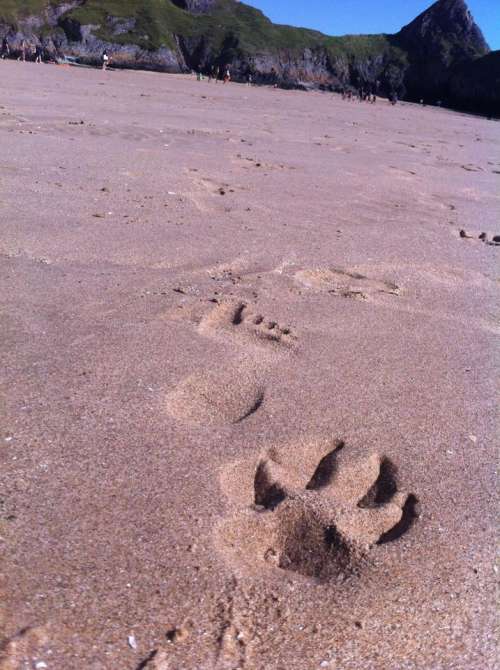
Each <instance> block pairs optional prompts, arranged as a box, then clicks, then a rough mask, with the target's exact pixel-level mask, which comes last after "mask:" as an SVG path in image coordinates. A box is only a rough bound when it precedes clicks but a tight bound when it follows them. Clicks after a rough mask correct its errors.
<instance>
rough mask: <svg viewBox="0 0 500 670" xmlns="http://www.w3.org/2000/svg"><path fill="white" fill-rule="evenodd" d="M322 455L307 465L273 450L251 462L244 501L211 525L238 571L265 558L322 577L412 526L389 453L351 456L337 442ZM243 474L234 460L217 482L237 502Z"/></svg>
mask: <svg viewBox="0 0 500 670" xmlns="http://www.w3.org/2000/svg"><path fill="white" fill-rule="evenodd" d="M320 453H323V455H322V457H321V458H320V459H319V461H318V460H317V461H316V462H315V466H314V467H313V468H308V467H307V466H308V463H310V458H307V457H306V458H303V457H299V459H297V460H296V462H295V463H294V462H293V458H290V453H289V451H288V452H286V451H285V452H283V453H279V452H278V451H273V450H271V451H270V452H269V453H268V454H267V455H266V456H265V457H264V458H262V459H260V460H259V461H258V462H257V464H256V465H255V464H254V467H253V470H252V472H251V482H252V485H251V493H250V499H248V497H247V501H246V502H247V504H246V506H244V507H242V508H240V509H239V511H238V512H236V514H234V515H233V516H232V517H230V518H229V519H226V520H224V521H223V522H222V523H221V525H220V526H219V527H218V529H217V533H216V544H217V546H218V547H219V548H220V550H221V551H222V552H223V553H225V554H226V555H229V557H230V558H231V559H232V560H233V561H234V562H236V563H237V564H239V565H240V566H241V567H242V568H244V569H245V568H246V569H249V570H253V569H255V567H256V566H259V565H260V566H264V565H265V564H267V565H268V566H272V567H275V568H280V569H283V570H290V571H293V572H297V573H300V574H302V575H305V576H307V577H315V578H319V579H328V578H331V577H334V576H336V575H339V574H341V573H352V572H356V571H358V570H359V568H360V567H361V565H362V563H363V560H364V559H366V557H367V556H368V553H369V552H370V550H371V549H372V547H374V546H375V545H380V544H383V543H386V542H390V541H392V540H396V539H398V538H399V537H400V536H401V535H403V534H404V533H405V532H406V531H407V530H408V529H409V528H410V526H411V525H412V523H413V522H414V520H415V519H416V517H417V499H416V497H415V496H414V495H411V494H410V495H409V494H407V493H403V492H401V491H399V490H398V482H397V469H396V467H395V466H394V464H393V463H392V462H391V461H390V460H389V459H388V458H386V457H383V456H379V455H378V454H377V453H369V454H362V455H361V456H359V455H357V456H356V455H350V454H349V452H348V449H346V448H345V445H344V443H343V442H337V443H336V445H335V446H334V448H333V449H332V448H331V445H330V447H329V451H327V452H326V453H324V449H323V450H322V451H320ZM304 466H306V467H304ZM241 474H242V471H241V470H239V466H235V467H233V469H231V470H230V471H229V472H227V473H225V474H224V476H223V480H222V483H223V487H224V488H225V490H226V492H227V493H228V495H229V497H230V498H231V499H232V500H233V502H236V503H238V502H240V503H241V500H242V496H243V495H244V487H242V483H241ZM247 474H249V473H247ZM248 494H249V491H248V490H247V491H246V495H247V496H248Z"/></svg>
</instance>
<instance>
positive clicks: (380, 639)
mask: <svg viewBox="0 0 500 670" xmlns="http://www.w3.org/2000/svg"><path fill="white" fill-rule="evenodd" d="M0 73H1V80H2V85H1V93H0V147H1V152H0V221H1V231H2V234H1V239H0V254H1V284H2V292H1V322H2V328H1V329H2V337H1V355H2V363H3V365H2V369H3V374H2V377H3V379H2V382H3V383H2V396H3V397H2V405H1V406H2V410H1V411H2V421H1V433H2V434H1V437H0V439H1V456H2V467H1V473H2V474H1V494H0V540H1V554H2V557H1V563H0V573H1V581H0V589H1V595H2V606H1V611H0V620H1V629H2V636H3V644H2V647H1V649H2V651H1V660H0V668H1V669H2V670H18V669H19V670H20V669H23V670H24V669H28V668H30V669H31V668H36V669H37V670H43V669H44V668H47V669H48V670H72V669H75V670H76V669H77V668H86V669H89V670H139V669H142V670H144V669H146V670H219V669H220V670H236V669H244V670H314V669H316V668H327V669H329V670H424V669H425V670H428V669H432V670H493V668H495V666H496V649H495V644H496V640H495V636H494V623H495V617H496V611H495V588H496V581H497V574H496V571H495V546H496V520H495V511H496V506H497V502H498V497H497V493H496V472H495V471H496V464H497V456H498V442H496V432H497V430H496V429H497V427H498V414H497V411H496V407H495V376H496V374H497V373H498V353H495V345H496V344H497V340H498V334H499V333H500V320H499V313H498V297H499V284H498V258H499V254H500V247H498V246H494V245H493V244H488V243H486V242H484V241H481V240H480V239H478V237H479V235H480V234H481V233H483V232H484V233H486V234H487V238H488V240H491V239H492V237H493V236H494V235H499V234H500V220H499V211H500V123H499V122H497V121H491V120H488V119H486V118H481V117H472V116H467V115H464V114H458V113H454V112H450V111H446V110H443V109H437V108H429V107H425V108H424V107H420V106H416V105H409V104H402V105H398V106H396V107H392V106H390V105H389V104H388V103H387V102H386V101H385V100H378V102H377V104H376V105H370V104H364V103H357V102H352V103H350V102H346V101H342V100H341V98H340V96H338V95H332V94H326V93H320V92H309V93H305V92H300V91H283V90H275V89H272V88H257V87H247V86H244V85H237V84H230V85H227V86H225V85H222V84H221V83H219V84H214V83H210V84H209V83H208V82H206V81H201V82H197V81H196V79H195V78H192V77H189V76H184V75H171V76H167V75H162V74H157V73H146V72H131V71H128V72H125V71H108V72H102V71H99V70H92V69H85V68H69V67H61V66H51V65H36V64H34V63H25V64H23V63H17V62H8V61H2V62H0ZM461 230H462V231H465V234H466V235H467V236H466V237H461V236H460V231H461ZM469 236H470V237H469Z"/></svg>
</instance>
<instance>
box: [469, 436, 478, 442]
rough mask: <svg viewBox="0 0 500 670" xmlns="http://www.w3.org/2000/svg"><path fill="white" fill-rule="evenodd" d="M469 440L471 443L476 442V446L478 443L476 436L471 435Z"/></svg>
mask: <svg viewBox="0 0 500 670" xmlns="http://www.w3.org/2000/svg"><path fill="white" fill-rule="evenodd" d="M469 440H470V441H471V442H474V444H476V442H477V437H476V436H475V435H469Z"/></svg>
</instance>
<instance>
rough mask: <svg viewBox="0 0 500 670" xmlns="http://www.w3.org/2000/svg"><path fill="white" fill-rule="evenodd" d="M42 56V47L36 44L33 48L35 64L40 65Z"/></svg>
mask: <svg viewBox="0 0 500 670" xmlns="http://www.w3.org/2000/svg"><path fill="white" fill-rule="evenodd" d="M42 56H43V47H42V45H41V44H37V45H36V47H35V63H42V62H43V61H42Z"/></svg>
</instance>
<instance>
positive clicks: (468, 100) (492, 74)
mask: <svg viewBox="0 0 500 670" xmlns="http://www.w3.org/2000/svg"><path fill="white" fill-rule="evenodd" d="M449 97H450V99H451V100H452V102H454V104H455V105H456V106H457V107H459V108H461V109H466V110H469V111H472V112H481V113H483V114H488V115H490V116H497V117H500V51H492V52H491V53H489V54H487V55H486V56H483V57H482V58H476V59H475V60H472V61H467V62H464V63H461V64H460V65H458V66H455V67H454V68H453V70H452V73H451V76H450V81H449Z"/></svg>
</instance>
